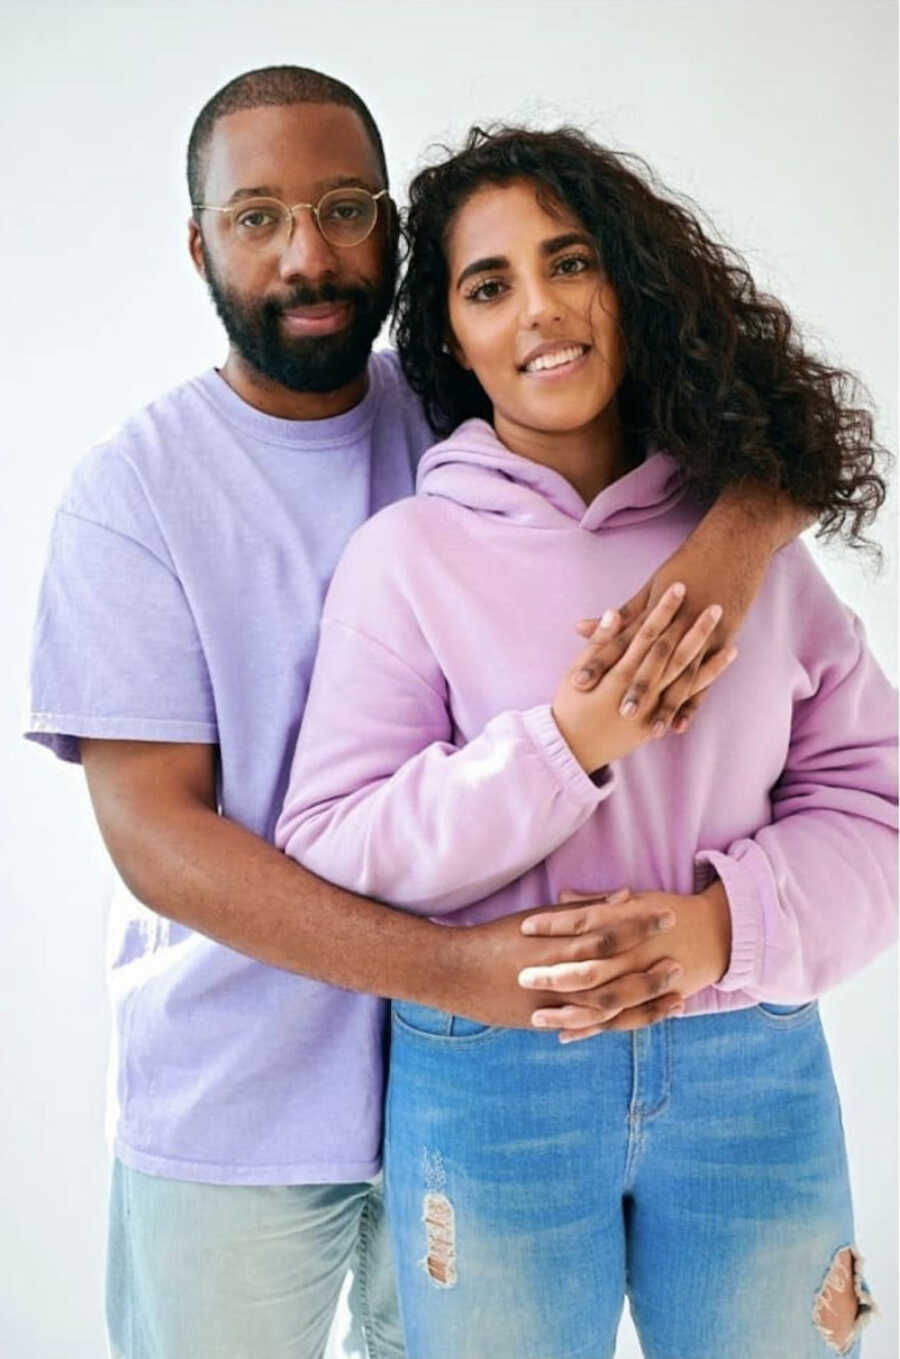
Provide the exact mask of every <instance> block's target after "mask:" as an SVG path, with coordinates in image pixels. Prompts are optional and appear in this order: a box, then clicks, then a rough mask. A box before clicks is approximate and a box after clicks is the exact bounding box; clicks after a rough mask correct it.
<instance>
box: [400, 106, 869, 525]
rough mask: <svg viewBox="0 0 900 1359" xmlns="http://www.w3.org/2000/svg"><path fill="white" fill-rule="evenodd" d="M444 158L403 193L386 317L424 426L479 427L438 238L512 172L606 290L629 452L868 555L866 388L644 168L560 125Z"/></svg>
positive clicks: (481, 408)
mask: <svg viewBox="0 0 900 1359" xmlns="http://www.w3.org/2000/svg"><path fill="white" fill-rule="evenodd" d="M443 150H444V151H445V156H446V158H445V159H444V160H443V161H441V162H440V163H438V164H435V165H432V166H429V167H428V168H426V169H424V170H422V171H420V172H419V173H418V174H417V175H416V176H415V178H414V179H413V181H412V184H411V186H410V206H409V209H408V212H407V214H406V218H405V227H404V229H405V235H406V242H407V263H406V271H405V274H404V277H403V279H402V282H401V284H400V289H399V293H398V299H397V310H396V314H395V322H394V330H395V336H396V342H397V346H398V349H399V351H400V361H401V363H402V366H403V371H404V373H405V374H406V377H407V379H408V381H409V383H410V386H411V387H412V388H413V390H414V391H416V392H417V393H418V394H419V395H420V396H421V397H422V399H423V402H424V405H425V411H426V414H427V416H428V419H429V421H430V422H431V424H432V426H433V428H434V429H435V430H437V431H438V432H439V433H441V434H449V432H450V431H451V430H452V429H455V428H456V426H457V425H458V424H460V423H461V422H462V421H463V420H466V419H468V418H470V417H471V416H481V417H482V418H484V419H487V420H490V419H491V414H492V411H491V403H490V401H489V400H488V398H487V396H486V395H485V392H484V390H483V389H482V387H481V385H480V384H479V382H478V380H477V378H475V376H474V375H473V374H472V373H469V372H466V371H465V370H464V369H463V368H461V367H460V365H459V364H458V363H457V362H456V361H455V359H454V358H453V355H452V354H451V353H450V352H449V350H448V346H447V344H446V341H447V339H448V335H449V321H448V273H447V262H446V250H445V246H446V241H447V235H448V232H449V230H450V227H451V224H452V222H453V219H454V216H455V214H456V212H457V211H458V210H459V208H460V207H461V206H462V204H463V203H465V201H466V199H467V198H468V197H469V196H470V195H471V194H472V193H473V192H474V191H475V190H476V189H478V188H480V187H481V186H483V185H485V184H504V183H508V182H509V181H510V180H514V179H520V178H523V177H524V178H527V179H530V180H533V181H534V182H535V184H536V187H537V190H538V193H539V196H540V199H541V202H542V203H543V204H544V205H545V206H546V207H547V208H548V209H550V210H552V209H553V207H554V205H556V206H558V205H560V204H562V205H565V206H566V207H567V208H568V209H569V210H570V211H571V212H573V213H574V214H575V215H576V216H577V217H578V218H579V219H580V221H581V222H582V223H583V225H584V227H585V228H586V229H587V230H588V231H589V233H590V234H591V236H592V237H593V238H594V241H595V244H596V248H597V251H598V255H599V258H600V261H601V263H602V266H603V269H604V271H605V273H606V275H607V277H608V278H609V280H610V282H611V283H612V285H613V287H614V289H615V291H616V294H617V297H618V301H619V312H620V318H621V320H620V324H621V328H622V334H623V339H624V345H625V355H626V374H625V377H624V379H623V382H622V385H621V387H620V389H619V393H618V400H619V408H620V411H621V415H622V421H623V425H624V428H625V431H626V435H627V437H628V440H629V444H630V446H631V448H632V450H633V451H637V454H638V456H639V457H640V456H643V454H644V452H645V451H646V449H647V448H649V447H655V448H662V449H665V450H666V451H667V452H668V453H669V454H671V456H672V457H674V458H675V459H676V460H677V461H678V462H679V463H680V464H681V466H682V468H683V469H684V472H685V475H686V476H687V478H688V480H689V481H690V482H691V483H692V484H693V485H694V487H695V488H696V489H697V490H698V491H699V492H700V493H702V494H703V495H704V496H706V497H708V498H712V497H714V496H715V495H717V494H718V493H719V491H721V490H722V489H723V488H724V487H726V486H734V485H737V484H739V483H741V482H743V481H753V482H757V483H762V484H764V485H767V486H771V487H773V488H776V489H778V490H781V491H784V492H786V493H787V494H788V495H789V496H790V498H791V499H792V500H793V501H794V502H795V503H796V504H797V505H800V506H802V507H804V508H806V509H808V510H809V511H810V512H811V514H813V515H815V516H816V518H817V519H818V521H819V529H818V533H819V536H821V537H834V536H836V535H842V536H843V537H844V538H846V540H847V541H848V542H849V543H850V544H851V545H852V546H855V547H859V546H869V544H868V543H867V540H866V539H865V537H864V536H863V530H864V529H865V528H866V527H867V526H868V525H869V524H870V523H871V522H872V520H873V518H874V516H875V514H876V512H877V510H878V509H879V508H880V506H881V505H882V503H883V501H884V498H885V491H886V488H885V482H884V480H883V478H882V477H881V476H880V475H879V474H878V470H877V469H878V465H879V462H880V461H881V460H884V463H885V465H886V463H887V461H888V455H887V453H886V450H885V449H883V448H882V447H881V446H880V445H879V444H878V443H876V442H875V439H874V430H873V420H872V415H871V412H870V410H869V408H868V406H867V405H866V404H858V403H859V402H860V401H861V400H862V401H863V402H867V401H868V398H867V395H866V393H865V391H864V389H862V388H861V386H860V384H859V382H858V381H857V379H856V378H855V377H854V376H853V375H852V374H850V373H848V372H845V371H843V370H841V369H838V368H832V367H829V366H828V365H827V364H825V363H823V362H822V361H821V360H820V359H817V358H815V357H813V355H812V354H810V353H809V352H808V351H807V350H806V349H805V348H804V346H803V344H802V342H801V339H800V337H799V335H798V333H797V331H796V328H795V326H794V324H793V322H792V320H791V317H790V316H789V314H788V312H787V311H786V309H785V308H784V307H783V306H782V304H781V303H780V302H779V301H778V300H777V299H776V298H774V297H770V296H768V295H766V294H764V293H761V292H759V291H758V290H757V288H756V285H755V284H754V282H753V279H752V278H751V277H750V274H749V272H748V270H747V267H746V265H745V263H744V261H743V260H742V259H741V258H740V256H738V255H737V254H736V253H735V252H734V251H733V250H731V249H730V248H728V247H727V246H724V245H721V244H719V243H717V242H716V241H714V240H712V239H711V238H710V236H709V235H708V234H707V233H706V231H704V229H703V227H702V226H701V225H700V222H699V221H698V218H697V216H696V215H695V214H694V212H692V211H690V210H689V208H688V207H685V206H682V204H681V202H676V201H674V200H673V198H672V197H671V196H668V195H667V192H666V191H665V190H664V189H663V188H662V186H660V185H659V183H658V181H656V180H655V178H654V176H653V173H652V171H650V169H649V168H648V167H647V165H646V164H645V163H644V162H643V161H641V160H639V159H638V158H637V157H633V156H625V155H623V154H620V153H615V152H612V151H609V150H607V149H605V148H604V147H601V146H599V145H597V144H596V143H595V142H593V141H592V140H591V139H590V138H589V137H588V136H586V135H585V134H584V133H582V132H580V131H578V130H577V129H574V128H569V127H563V128H559V129H556V130H554V131H550V132H535V131H529V130H527V129H524V128H517V127H498V128H493V129H489V130H487V131H485V130H483V129H481V128H480V127H473V128H472V129H471V131H470V132H469V134H468V137H467V138H466V141H465V143H464V145H463V147H462V149H461V150H460V151H458V152H456V153H455V154H452V153H450V152H449V151H447V149H446V148H443ZM690 206H691V207H693V205H690Z"/></svg>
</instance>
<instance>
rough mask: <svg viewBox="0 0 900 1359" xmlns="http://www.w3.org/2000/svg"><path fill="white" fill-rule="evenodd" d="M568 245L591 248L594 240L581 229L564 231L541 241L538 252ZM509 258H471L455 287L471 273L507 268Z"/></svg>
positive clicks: (550, 251)
mask: <svg viewBox="0 0 900 1359" xmlns="http://www.w3.org/2000/svg"><path fill="white" fill-rule="evenodd" d="M569 245H587V246H590V248H591V249H592V250H593V248H594V242H593V241H592V240H591V238H590V236H587V235H585V233H584V232H583V231H566V232H564V233H563V235H561V236H551V237H550V239H549V240H548V241H541V244H540V252H541V254H542V255H555V254H556V252H557V251H558V250H565V249H566V247H567V246H569ZM508 268H509V260H508V259H507V258H506V256H505V255H486V256H485V257H484V259H480V260H473V261H472V263H471V264H467V265H466V267H465V269H463V271H462V273H461V274H460V276H459V278H458V279H457V280H456V286H457V288H460V287H462V285H463V283H465V281H466V279H467V278H471V277H472V275H473V274H483V273H489V272H490V270H492V269H508Z"/></svg>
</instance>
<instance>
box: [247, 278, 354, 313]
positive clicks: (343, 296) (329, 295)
mask: <svg viewBox="0 0 900 1359" xmlns="http://www.w3.org/2000/svg"><path fill="white" fill-rule="evenodd" d="M335 302H348V303H350V304H351V305H352V306H356V307H367V306H368V305H369V293H368V291H367V290H366V289H365V288H360V287H353V286H351V285H349V284H345V285H341V284H337V283H323V284H322V285H321V286H320V287H318V288H304V287H299V288H294V289H293V291H292V292H290V293H288V294H287V296H286V297H279V298H274V297H273V298H269V300H268V301H267V302H266V303H265V310H266V311H267V312H269V313H270V314H274V315H278V314H279V313H281V312H284V311H292V310H293V309H294V308H295V307H315V306H318V305H320V304H323V303H325V304H327V303H335Z"/></svg>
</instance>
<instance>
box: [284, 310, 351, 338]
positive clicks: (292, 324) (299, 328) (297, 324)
mask: <svg viewBox="0 0 900 1359" xmlns="http://www.w3.org/2000/svg"><path fill="white" fill-rule="evenodd" d="M350 310H351V308H350V303H349V302H317V303H316V304H315V305H314V306H311V307H291V308H290V309H289V310H286V311H283V312H282V313H281V319H282V322H283V324H284V328H285V330H286V331H287V332H288V334H290V335H331V334H333V333H334V331H336V330H343V328H344V326H345V325H346V324H347V322H348V321H349V320H350Z"/></svg>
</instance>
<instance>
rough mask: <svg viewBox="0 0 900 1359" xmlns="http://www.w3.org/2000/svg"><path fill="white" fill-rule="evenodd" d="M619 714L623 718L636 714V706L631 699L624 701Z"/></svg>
mask: <svg viewBox="0 0 900 1359" xmlns="http://www.w3.org/2000/svg"><path fill="white" fill-rule="evenodd" d="M619 712H620V713H621V715H622V716H623V717H634V715H635V713H636V712H637V704H636V703H635V701H634V699H633V698H626V699H624V700H623V702H622V705H621V707H620V708H619Z"/></svg>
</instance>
